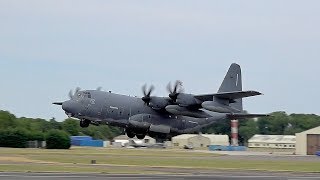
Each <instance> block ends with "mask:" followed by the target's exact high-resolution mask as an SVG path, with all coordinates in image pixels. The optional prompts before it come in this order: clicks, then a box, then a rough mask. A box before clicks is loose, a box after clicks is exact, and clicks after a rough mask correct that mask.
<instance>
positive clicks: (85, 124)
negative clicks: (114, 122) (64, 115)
mask: <svg viewBox="0 0 320 180" xmlns="http://www.w3.org/2000/svg"><path fill="white" fill-rule="evenodd" d="M89 124H90V121H89V120H87V119H81V120H80V127H82V128H86V127H88V126H89Z"/></svg>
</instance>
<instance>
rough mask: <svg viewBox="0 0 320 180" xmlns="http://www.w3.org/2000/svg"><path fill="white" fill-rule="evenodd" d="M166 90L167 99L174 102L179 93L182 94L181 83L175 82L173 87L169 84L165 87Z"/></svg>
mask: <svg viewBox="0 0 320 180" xmlns="http://www.w3.org/2000/svg"><path fill="white" fill-rule="evenodd" d="M167 90H168V91H169V93H170V94H169V97H170V98H171V99H172V100H173V101H174V102H175V101H176V100H177V97H178V95H179V94H180V93H183V88H182V81H179V80H177V81H176V82H175V84H174V86H173V87H172V86H171V82H169V84H168V85H167Z"/></svg>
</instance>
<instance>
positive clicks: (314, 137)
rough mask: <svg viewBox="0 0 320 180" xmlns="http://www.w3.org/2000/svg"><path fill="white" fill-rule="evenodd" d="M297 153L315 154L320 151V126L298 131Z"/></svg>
mask: <svg viewBox="0 0 320 180" xmlns="http://www.w3.org/2000/svg"><path fill="white" fill-rule="evenodd" d="M296 137H297V141H296V154H299V155H315V154H316V152H317V151H320V126H318V127H315V128H313V129H309V130H307V131H303V132H301V133H296Z"/></svg>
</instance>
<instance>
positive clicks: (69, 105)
mask: <svg viewBox="0 0 320 180" xmlns="http://www.w3.org/2000/svg"><path fill="white" fill-rule="evenodd" d="M62 109H63V110H64V111H65V112H66V113H72V114H74V110H75V107H74V103H73V102H72V101H71V100H70V101H65V102H63V103H62Z"/></svg>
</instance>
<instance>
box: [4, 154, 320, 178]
mask: <svg viewBox="0 0 320 180" xmlns="http://www.w3.org/2000/svg"><path fill="white" fill-rule="evenodd" d="M91 160H96V164H91ZM218 169H219V170H221V169H223V170H268V171H294V172H320V161H292V160H288V161H281V160H245V161H244V160H241V161H240V160H239V159H237V157H234V158H233V157H232V158H227V159H226V158H222V155H217V154H214V153H205V152H204V153H201V152H193V151H187V150H174V149H169V150H165V149H111V148H71V149H70V150H46V149H14V148H0V171H23V172H28V171H30V172H98V173H130V174H132V173H152V174H154V173H191V172H192V173H193V172H210V171H212V170H218Z"/></svg>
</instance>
